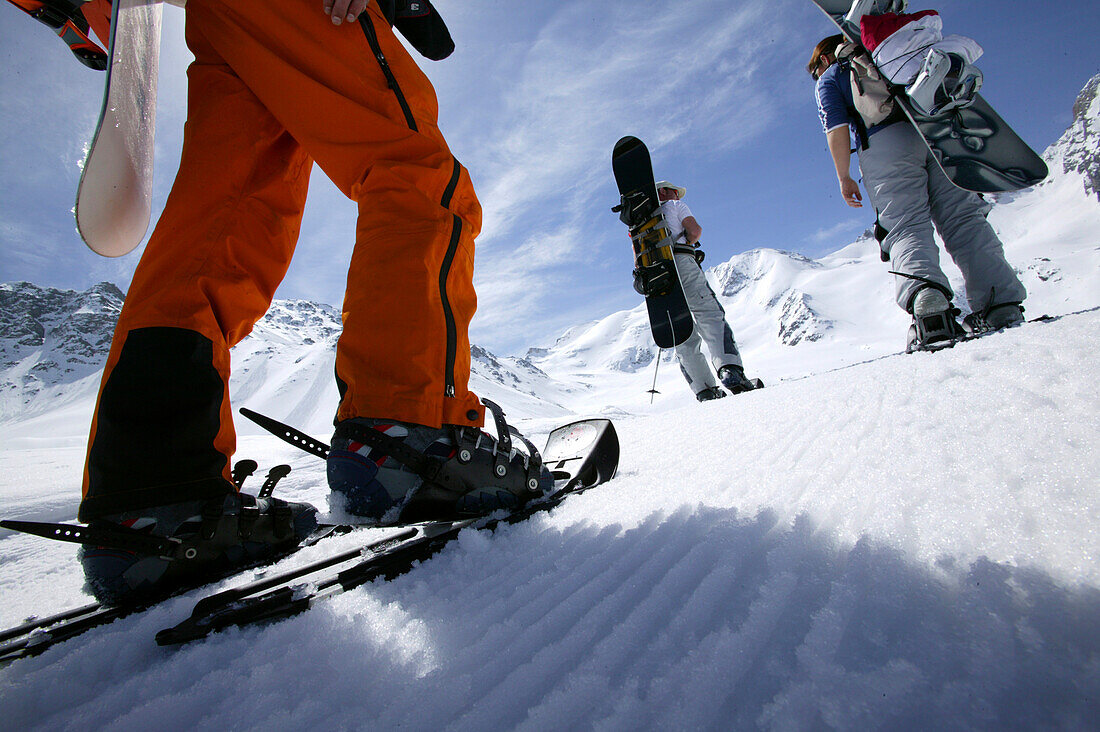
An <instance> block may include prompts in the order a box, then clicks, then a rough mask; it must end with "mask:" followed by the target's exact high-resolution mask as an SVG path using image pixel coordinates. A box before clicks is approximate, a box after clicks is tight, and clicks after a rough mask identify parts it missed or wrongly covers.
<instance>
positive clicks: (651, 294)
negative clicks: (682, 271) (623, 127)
mask: <svg viewBox="0 0 1100 732" xmlns="http://www.w3.org/2000/svg"><path fill="white" fill-rule="evenodd" d="M611 168H612V170H613V171H614V173H615V183H616V184H617V185H618V187H619V196H620V203H619V205H618V206H616V207H615V208H613V209H612V211H617V212H618V213H619V219H620V220H621V221H622V222H623V223H624V224H626V225H627V227H629V229H630V243H631V245H632V246H633V247H634V288H635V289H636V290H638V292H639V293H641V294H642V295H643V296H644V297H645V304H646V309H647V310H648V311H649V328H650V330H651V331H652V332H653V340H654V341H655V342H656V343H657V345H658V346H660V347H661V348H673V347H674V346H678V345H680V344H681V343H683V342H684V341H686V340H687V339H688V338H689V337H690V336H691V332H692V329H693V328H694V327H695V324H694V321H693V320H692V318H691V308H690V307H689V306H688V303H687V298H686V297H684V288H683V286H682V285H681V284H680V275H679V273H677V271H676V259H675V256H674V255H673V252H672V245H673V241H672V237H671V236H670V235H669V231H668V227H667V226H666V224H665V220H664V218H663V217H662V216H661V214H660V211H659V210H658V207H659V206H660V201H659V200H658V199H657V188H656V184H655V183H654V179H653V164H652V163H651V162H650V159H649V150H648V149H646V146H645V144H644V143H643V142H642V141H641V140H639V139H638V138H637V137H624V138H622V139H621V140H619V141H618V142H617V143H615V149H614V151H613V152H612V154H611Z"/></svg>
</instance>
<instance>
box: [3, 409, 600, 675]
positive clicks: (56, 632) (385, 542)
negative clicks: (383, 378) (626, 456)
mask: <svg viewBox="0 0 1100 732" xmlns="http://www.w3.org/2000/svg"><path fill="white" fill-rule="evenodd" d="M241 412H242V413H243V414H245V416H247V417H249V418H250V419H252V420H253V421H255V422H257V423H258V424H260V425H261V426H263V427H264V428H265V429H267V430H269V431H270V432H272V433H273V434H275V435H276V436H277V437H280V438H281V439H283V440H285V441H286V442H288V443H290V444H293V445H295V446H296V447H298V448H300V449H302V450H304V451H305V452H308V453H310V454H312V455H315V456H317V457H322V458H323V457H325V456H326V455H327V454H328V449H329V446H328V445H326V444H325V443H323V442H321V441H319V440H315V439H313V438H311V437H309V436H308V435H305V434H304V433H302V432H299V431H298V430H295V429H294V428H292V427H288V426H287V425H284V424H282V423H280V422H278V421H277V420H274V419H271V418H270V417H265V416H264V415H261V414H258V413H256V412H252V411H251V410H246V409H242V410H241ZM542 459H543V464H545V465H546V467H547V468H548V469H549V470H550V471H551V472H552V473H553V475H554V479H555V482H554V490H553V491H551V492H550V493H549V494H547V495H546V496H543V497H541V498H539V499H536V500H534V501H531V502H529V503H528V504H526V505H525V506H523V507H522V508H521V509H518V510H517V511H515V512H513V513H510V514H506V515H503V516H500V515H492V516H484V517H478V518H470V519H462V520H458V521H429V522H423V523H418V524H410V525H391V526H380V525H379V524H377V523H370V524H363V525H355V524H343V525H335V524H322V525H321V526H319V527H318V528H317V530H316V531H315V532H314V534H313V535H311V536H310V537H308V538H307V539H306V540H305V541H304V542H302V543H301V544H299V545H298V546H296V547H294V548H292V549H289V550H288V551H286V552H282V553H280V554H278V555H276V556H273V557H271V558H269V559H268V560H267V561H265V562H263V563H262V564H258V565H252V566H250V567H245V568H237V569H236V570H234V571H233V572H231V573H228V574H226V575H222V576H220V577H215V578H211V579H210V580H208V582H213V581H218V580H221V579H225V578H226V577H229V576H232V575H233V574H240V573H243V572H247V571H254V570H256V569H262V568H264V567H267V566H269V565H270V564H273V563H274V562H276V561H279V560H281V559H284V558H286V557H287V556H288V555H289V554H291V553H293V552H295V551H298V550H300V549H302V548H304V547H307V546H313V545H315V544H317V543H318V542H320V541H321V540H323V539H326V538H328V537H332V536H337V535H344V534H348V533H350V532H352V531H356V530H360V529H375V530H377V529H386V528H389V529H392V530H393V533H391V534H389V535H387V536H384V537H382V538H377V533H372V534H371V536H372V540H371V541H370V542H369V543H366V544H364V545H362V546H359V547H356V548H355V549H353V550H350V551H347V552H344V553H341V554H338V555H335V556H332V557H328V558H325V559H322V560H319V561H317V562H313V563H311V564H309V565H306V566H305V567H301V568H299V569H296V570H292V571H290V572H287V573H284V574H281V575H278V576H275V577H271V578H263V579H258V580H255V581H253V582H250V583H246V584H244V585H243V586H240V587H237V588H234V589H231V590H226V591H224V592H220V593H215V594H213V595H210V596H209V597H207V598H204V599H201V600H199V601H198V603H197V604H196V605H195V608H194V610H193V612H192V615H191V617H190V618H188V620H186V621H184V623H182V624H181V625H182V626H183V627H179V626H177V628H179V629H178V630H177V629H176V628H172V629H168V630H166V631H164V632H163V633H162V634H160V635H158V638H157V640H158V642H160V643H162V644H173V643H179V642H184V641H186V640H190V639H193V638H198V637H202V636H203V635H205V634H207V633H209V632H211V631H213V630H217V629H219V628H224V627H229V626H230V625H241V624H248V623H254V622H259V621H263V620H269V619H275V618H278V617H285V616H287V615H290V614H294V613H296V612H300V611H301V610H304V609H306V608H307V607H309V605H310V604H311V603H312V602H315V601H316V600H318V599H320V598H321V597H323V596H328V595H330V594H335V593H337V592H342V591H343V590H345V589H351V588H352V587H355V586H358V585H359V584H362V583H363V582H368V581H370V580H371V579H374V578H376V577H379V576H385V577H391V576H396V575H398V574H400V573H401V572H403V571H407V570H408V569H409V568H410V567H411V566H412V564H413V563H414V562H416V561H420V560H421V559H425V558H427V557H428V556H430V555H431V554H434V553H435V552H436V551H438V550H439V548H441V547H442V546H443V545H444V544H446V543H447V542H448V541H450V540H451V539H453V538H455V537H456V536H457V535H458V533H459V532H460V531H461V530H462V529H464V528H467V527H475V528H488V529H492V528H493V527H495V526H497V525H499V524H501V523H516V522H518V521H521V520H523V519H524V518H526V517H528V516H530V515H532V514H534V513H537V512H540V511H547V510H549V509H551V508H553V507H554V506H556V505H558V504H559V503H561V502H562V501H563V500H564V499H565V497H566V496H567V495H570V494H572V493H577V492H580V491H584V490H587V489H588V488H591V487H593V486H595V485H599V484H601V483H604V482H606V481H608V480H611V478H612V477H614V475H615V472H616V470H617V468H618V461H619V442H618V436H617V434H616V432H615V428H614V425H613V424H612V423H611V422H610V421H609V420H606V419H593V420H581V421H579V422H574V423H571V424H568V425H565V426H562V427H559V428H557V429H555V430H553V431H552V432H551V433H550V435H549V437H548V438H547V443H546V448H545V449H544V450H543V453H542ZM256 467H257V466H256V463H255V462H254V461H251V460H242V461H240V462H238V463H237V465H236V466H235V468H234V480H235V482H236V483H237V485H238V487H240V486H241V485H242V484H243V482H244V481H245V479H246V478H247V477H248V476H249V475H251V474H252V473H253V472H254V471H255V470H256ZM289 472H290V470H289V467H288V466H285V465H280V466H276V467H275V468H272V469H271V471H270V472H269V473H268V477H267V480H265V482H264V485H263V486H262V487H261V489H260V491H259V493H258V495H260V496H261V497H263V496H269V495H271V492H272V490H273V489H274V487H275V484H276V483H277V482H278V481H279V480H280V479H281V478H282V477H284V476H286V475H287V474H288V473H289ZM501 513H502V512H501ZM0 527H2V528H7V529H11V530H15V531H22V532H25V533H31V534H35V535H38V536H43V537H46V538H51V539H56V540H61V541H70V542H76V543H89V542H91V543H99V542H102V543H105V544H108V545H113V546H127V547H129V548H130V549H144V550H149V549H150V546H148V545H149V543H150V542H153V543H157V542H160V541H161V540H158V539H156V538H152V537H149V536H147V535H144V534H139V533H138V532H133V534H131V533H130V532H128V531H126V530H119V531H113V530H107V531H102V530H96V531H92V530H90V529H89V528H87V527H83V526H79V525H73V524H46V523H36V522H26V521H3V522H0ZM158 548H159V547H158ZM326 570H327V573H325V572H326ZM322 573H325V574H322ZM303 578H308V581H309V582H310V583H311V585H310V586H316V587H318V588H321V585H322V584H323V585H324V587H323V592H322V591H321V589H319V590H318V592H316V593H314V594H313V595H310V596H309V597H307V596H306V594H303V593H302V592H301V591H300V587H299V586H298V583H297V582H296V581H297V580H299V579H303ZM194 589H195V587H184V588H180V589H179V590H178V591H176V592H174V593H172V594H171V595H168V596H165V597H163V598H158V599H157V600H156V601H154V602H150V603H148V604H145V605H137V606H106V605H102V604H100V603H91V604H88V605H85V606H82V607H78V608H74V609H70V610H66V611H63V612H60V613H56V614H52V615H48V616H43V617H36V618H31V619H29V620H28V621H27V622H25V623H23V624H21V625H19V626H16V627H13V628H10V629H8V630H4V631H0V666H4V665H7V664H8V663H11V662H12V661H14V660H17V659H20V658H26V657H30V656H35V655H38V654H40V653H42V652H44V651H46V650H48V649H49V648H52V647H53V646H55V645H57V644H59V643H61V642H63V641H66V640H68V639H70V638H73V637H75V636H78V635H80V634H82V633H84V632H86V631H88V630H91V629H92V628H95V627H98V626H101V625H105V624H107V623H110V622H112V621H114V620H117V619H119V618H122V617H125V616H127V615H131V614H133V613H137V612H142V611H145V610H148V609H150V608H151V607H153V606H154V605H156V604H159V602H162V601H163V600H166V599H168V598H169V597H174V596H177V595H179V594H182V593H184V592H187V591H191V590H194ZM307 594H308V593H307ZM238 603H240V604H239V606H238Z"/></svg>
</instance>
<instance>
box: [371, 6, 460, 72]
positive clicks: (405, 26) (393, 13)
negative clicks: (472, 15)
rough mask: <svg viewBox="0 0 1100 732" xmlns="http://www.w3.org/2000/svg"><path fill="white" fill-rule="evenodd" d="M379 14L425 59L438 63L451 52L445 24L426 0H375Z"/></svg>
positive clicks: (452, 48) (449, 38)
mask: <svg viewBox="0 0 1100 732" xmlns="http://www.w3.org/2000/svg"><path fill="white" fill-rule="evenodd" d="M378 5H379V7H380V8H381V9H382V14H383V15H385V16H386V20H388V21H389V22H390V25H392V26H393V27H394V28H396V29H397V30H398V31H400V32H401V35H403V36H405V38H406V39H407V40H408V41H409V43H411V44H412V47H413V48H415V49H416V50H417V51H419V52H420V53H421V55H423V56H424V57H425V58H429V59H431V60H432V61H441V60H443V59H445V58H447V57H448V56H450V55H451V53H453V52H454V50H455V42H454V39H452V38H451V32H450V31H449V30H447V24H446V23H444V22H443V18H441V17H440V16H439V13H438V12H437V11H436V9H435V8H434V7H432V4H431V3H430V2H428V0H378Z"/></svg>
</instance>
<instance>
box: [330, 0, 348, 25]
mask: <svg viewBox="0 0 1100 732" xmlns="http://www.w3.org/2000/svg"><path fill="white" fill-rule="evenodd" d="M347 14H348V0H331V5H330V6H329V10H328V15H329V17H330V18H332V23H333V25H340V24H341V23H343V22H344V18H346V17H347Z"/></svg>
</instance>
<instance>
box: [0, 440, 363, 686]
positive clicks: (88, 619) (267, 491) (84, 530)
mask: <svg viewBox="0 0 1100 732" xmlns="http://www.w3.org/2000/svg"><path fill="white" fill-rule="evenodd" d="M256 468H257V465H256V462H255V461H253V460H241V461H239V462H238V463H237V464H236V465H235V466H234V468H233V478H234V482H236V484H237V487H238V488H240V487H241V486H242V484H243V483H244V481H245V479H247V478H248V477H249V476H250V475H252V473H253V472H255V470H256ZM289 473H290V466H288V465H276V466H275V467H273V468H272V469H271V470H270V471H269V472H268V474H267V478H266V479H265V481H264V483H263V486H262V487H261V488H260V490H259V491H258V492H257V496H258V497H259V498H266V497H268V496H270V495H271V494H272V492H273V491H274V488H275V485H276V484H277V483H278V482H279V480H281V479H282V478H284V477H286V475H288V474H289ZM0 528H3V529H8V530H10V531H17V532H20V533H24V534H31V535H34V536H40V537H42V538H45V539H53V540H55V541H66V542H71V543H75V544H93V545H96V546H109V547H114V548H118V549H121V550H123V551H146V552H158V553H167V552H172V551H178V550H179V549H180V547H178V546H176V545H174V544H173V543H172V542H170V541H168V540H162V539H157V538H155V537H150V536H149V535H147V534H144V533H141V532H137V531H130V530H128V529H125V528H124V527H118V528H117V529H103V528H98V527H97V528H91V527H85V526H80V525H77V524H64V523H58V524H54V523H42V522H37V521H9V520H4V521H0ZM358 528H361V527H359V526H356V525H351V524H344V525H337V524H321V525H320V526H318V527H317V528H316V529H315V530H314V532H313V533H312V534H311V535H310V536H308V537H306V539H305V540H303V541H302V542H301V543H300V544H298V545H296V546H294V547H290V548H287V549H286V550H284V551H281V552H278V553H276V554H273V555H271V556H269V557H267V558H266V559H265V560H263V561H261V562H260V563H257V564H252V565H248V566H243V567H242V566H238V567H235V568H234V569H232V570H231V571H229V572H226V573H224V574H221V575H217V576H212V577H207V578H206V579H204V581H203V582H202V583H201V584H199V585H187V586H183V587H180V588H177V589H176V590H175V591H174V592H171V593H169V594H166V595H164V596H162V597H156V598H152V599H151V600H150V601H148V602H146V603H143V604H138V605H104V604H102V603H99V602H93V603H89V604H87V605H83V606H81V607H78V608H73V609H70V610H64V611H62V612H59V613H54V614H51V615H45V616H35V617H31V618H29V619H27V621H26V622H24V623H23V624H21V625H18V626H15V627H13V628H9V629H7V630H4V631H0V667H2V666H5V665H7V664H9V663H11V662H12V661H14V660H17V659H20V658H27V657H30V656H36V655H38V654H40V653H42V652H44V651H46V650H47V649H49V648H51V647H52V646H55V645H57V644H58V643H61V642H62V641H65V640H68V639H69V638H74V637H76V636H78V635H80V634H81V633H84V632H85V631H88V630H91V629H92V628H96V627H99V626H101V625H106V624H107V623H110V622H112V621H115V620H118V619H119V618H123V617H126V616H127V615H130V614H132V613H136V612H141V611H143V610H148V609H149V608H151V607H153V606H155V605H158V604H160V603H161V602H163V601H164V600H167V599H169V598H171V597H174V596H176V595H179V594H182V593H184V592H189V591H191V590H194V589H196V587H199V586H202V585H204V584H210V583H212V582H217V581H220V580H222V579H225V578H227V577H231V576H233V575H235V574H241V573H244V572H248V571H253V570H255V569H257V568H258V567H263V566H265V565H267V564H270V563H273V562H277V561H279V560H282V559H285V558H286V557H287V556H289V555H290V554H293V553H294V552H296V551H299V550H301V549H304V548H305V547H308V546H313V545H315V544H317V543H318V542H320V541H322V540H323V539H327V538H329V537H332V536H341V535H344V534H347V533H350V532H351V531H354V530H355V529H358Z"/></svg>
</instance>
